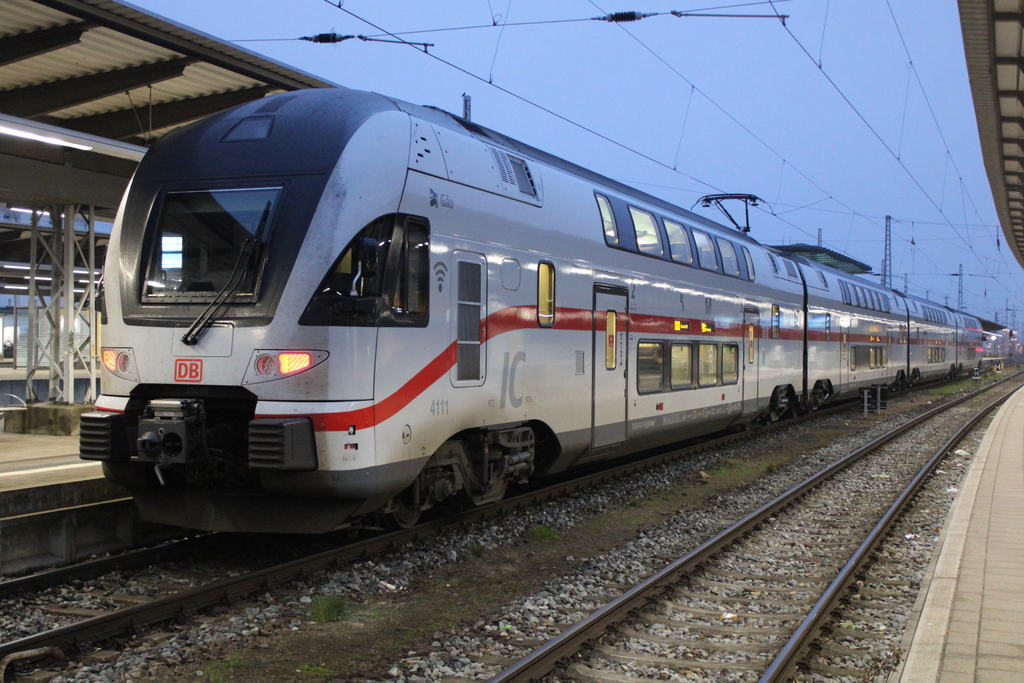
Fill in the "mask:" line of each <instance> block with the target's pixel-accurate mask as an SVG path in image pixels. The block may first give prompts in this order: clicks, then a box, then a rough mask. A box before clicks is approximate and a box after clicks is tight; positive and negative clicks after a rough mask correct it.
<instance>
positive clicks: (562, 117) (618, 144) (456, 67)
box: [324, 0, 1019, 289]
mask: <svg viewBox="0 0 1024 683" xmlns="http://www.w3.org/2000/svg"><path fill="white" fill-rule="evenodd" d="M768 1H769V4H772V5H773V9H775V8H774V2H782V1H785V0H768ZM324 2H327V3H328V4H330V5H331V6H332V7H335V8H337V9H338V10H340V11H342V12H344V13H346V14H348V15H349V16H351V17H352V18H354V19H356V20H358V21H361V22H363V23H365V24H367V25H369V26H371V27H373V28H374V29H376V30H378V31H381V32H382V33H381V35H386V36H390V37H392V38H394V39H395V42H398V43H405V44H408V45H410V46H413V47H415V44H413V43H410V42H409V41H406V40H404V39H402V38H401V37H400V36H399V35H398V34H395V33H391V32H388V31H387V30H385V29H383V28H382V27H380V26H378V25H376V24H374V23H373V22H372V21H369V20H367V19H364V18H363V17H361V16H359V15H357V14H355V13H354V12H352V11H350V10H348V9H346V8H345V7H344V6H343V3H336V2H333V1H332V0H324ZM592 4H593V3H592ZM595 7H597V5H595ZM598 10H599V11H603V10H601V8H600V7H598ZM775 11H776V13H778V10H777V9H775ZM779 16H781V15H779ZM780 23H781V22H780ZM620 28H622V29H623V30H625V26H623V25H621V24H620ZM786 30H787V31H788V30H789V29H788V28H787V29H786ZM627 32H628V31H627ZM406 35H408V34H406ZM633 37H634V39H636V37H635V36H633ZM794 39H795V38H794ZM637 42H640V43H641V45H643V43H642V41H639V40H637ZM797 42H798V44H799V41H797ZM644 47H645V49H648V51H650V52H651V53H652V54H653V55H654V56H655V57H656V58H658V59H659V60H660V61H662V62H663V63H664V60H663V59H661V58H660V57H659V56H658V55H657V54H656V53H654V52H653V51H652V50H650V48H647V46H644ZM801 47H802V46H801ZM805 52H806V50H805ZM427 54H428V55H429V56H430V57H432V58H433V59H435V60H436V61H438V62H440V63H442V64H444V65H446V66H448V67H449V68H452V69H454V70H456V71H458V72H460V73H462V74H464V75H466V76H468V77H470V78H472V79H475V80H478V81H480V82H483V83H487V84H488V85H490V86H491V87H493V88H495V89H496V90H498V91H500V92H503V93H505V94H506V95H508V96H510V97H513V98H514V99H516V100H519V101H521V102H523V103H524V104H527V105H528V106H531V107H533V108H536V109H538V110H540V111H543V112H545V113H547V114H549V115H551V116H553V117H554V118H556V119H558V120H560V121H563V122H564V123H567V124H569V125H571V126H573V127H576V128H578V129H580V130H582V131H584V132H587V133H589V134H591V135H594V136H595V137H597V138H599V139H601V140H604V141H605V142H608V143H609V144H612V145H613V146H615V147H618V148H620V149H622V150H625V151H627V152H629V153H631V154H634V155H636V156H637V157H639V158H642V159H645V160H647V161H650V162H652V163H654V164H655V165H657V166H661V167H663V168H665V169H667V170H669V171H673V172H676V173H678V174H679V175H681V176H683V177H686V178H689V179H690V180H693V181H694V182H697V183H699V184H700V185H703V186H705V187H708V188H711V189H713V190H716V191H718V192H721V189H720V188H718V187H716V186H714V185H712V184H711V183H708V182H706V181H704V180H701V179H699V178H697V177H695V176H693V175H691V174H688V173H685V172H683V171H679V170H678V169H676V168H673V166H671V165H669V164H667V163H665V162H663V161H661V160H659V159H657V158H654V157H652V156H651V155H649V154H646V153H644V152H641V151H639V150H637V149H635V148H632V147H630V146H628V145H626V144H624V143H621V142H619V141H617V140H614V139H612V138H610V137H609V136H607V135H604V134H602V133H599V132H597V131H596V130H594V129H592V128H590V127H588V126H585V125H583V124H581V123H579V122H577V121H574V120H572V119H570V118H569V117H567V116H565V115H562V114H559V113H558V112H556V111H554V110H552V109H550V108H549V107H545V106H543V105H541V104H539V103H537V102H534V101H532V100H530V99H529V98H527V97H524V96H522V95H520V94H518V93H516V92H514V91H511V90H509V89H508V88H505V87H502V86H500V85H498V84H496V83H493V82H488V81H487V79H485V78H482V77H481V76H478V75H476V74H474V73H472V72H470V71H468V70H467V69H465V68H463V67H461V66H459V65H457V64H455V63H453V62H450V61H449V60H446V59H444V58H441V57H439V56H438V55H435V54H430V53H427ZM666 66H668V67H669V68H670V69H671V68H672V67H671V66H670V65H668V64H667V63H666ZM672 70H673V71H674V72H675V73H677V75H679V76H680V77H681V78H683V80H685V81H686V82H687V83H689V84H690V85H691V86H693V87H694V88H695V90H696V91H698V92H701V91H700V89H699V88H696V86H695V85H694V84H692V83H691V82H690V81H689V80H688V79H686V78H685V77H684V76H682V74H679V72H678V71H677V70H675V69H672ZM833 87H835V86H833ZM701 94H702V95H703V96H704V97H705V99H707V100H708V101H709V102H711V103H712V104H713V105H714V106H715V107H716V108H718V109H719V110H720V111H722V113H723V114H724V115H726V116H727V117H728V118H729V119H730V120H732V121H733V122H734V123H736V124H737V125H738V126H739V127H740V128H742V129H743V130H744V131H746V132H747V133H748V134H750V135H751V136H752V137H754V138H755V139H756V140H757V141H758V142H759V143H761V144H762V145H763V146H764V147H765V148H766V149H768V150H769V151H771V152H772V153H774V154H776V155H778V156H779V158H780V159H784V158H783V157H782V156H781V155H780V154H779V153H778V152H776V151H775V150H774V149H773V148H772V147H771V146H770V145H768V144H767V143H765V142H764V141H763V140H762V139H760V138H759V137H758V136H757V135H756V134H754V133H753V132H752V131H751V130H750V129H749V128H747V127H746V126H744V125H743V124H742V123H741V122H739V121H738V120H737V119H736V118H735V117H734V116H732V115H731V114H730V113H729V112H728V111H726V110H725V109H724V108H722V107H721V106H720V105H718V104H717V103H716V102H714V100H712V99H711V98H709V97H707V95H706V94H705V93H703V92H701ZM850 104H851V106H852V103H850ZM876 135H877V134H876ZM883 144H884V141H883ZM790 166H791V167H792V168H793V169H794V171H796V172H797V173H798V174H799V175H800V176H801V177H803V178H804V179H805V180H806V181H807V182H808V183H809V184H811V185H812V186H814V187H815V188H816V189H818V190H819V191H820V192H822V194H823V195H825V196H826V197H827V199H829V200H831V201H835V202H836V203H837V204H839V205H840V206H842V207H844V208H846V209H847V210H848V211H849V212H850V213H851V214H852V215H853V216H855V217H856V216H861V214H860V213H859V212H857V211H856V210H855V209H853V208H852V207H850V206H848V205H846V204H844V203H843V202H841V201H840V200H838V199H836V198H835V197H834V196H832V195H831V194H830V193H828V192H827V191H825V190H824V189H823V188H822V187H821V186H820V185H818V184H817V183H815V182H814V181H813V180H812V179H811V178H810V177H808V176H807V175H806V174H804V173H803V172H802V171H800V169H798V168H796V167H793V166H792V163H790ZM922 190H923V188H922ZM925 194H927V193H925ZM929 199H930V197H929ZM932 204H933V205H934V201H932ZM940 213H941V212H940ZM862 217H864V218H868V217H867V216H862ZM943 217H944V218H947V224H949V223H948V217H945V216H943ZM776 218H778V219H779V220H781V222H783V223H785V224H786V225H789V226H790V227H792V228H794V229H795V230H797V231H799V232H801V233H803V234H805V235H808V236H809V237H812V238H813V236H812V235H811V234H810V233H809V232H808V231H806V230H804V229H803V228H800V227H799V226H797V225H796V224H794V223H792V222H791V221H788V220H785V219H783V218H781V217H778V216H776ZM954 231H955V232H956V230H955V228H954ZM958 234H959V233H958ZM961 237H962V236H961ZM840 250H841V249H840ZM841 251H842V250H841ZM978 256H980V255H978V254H975V257H978ZM1015 284H1016V283H1015ZM1017 287H1018V289H1019V285H1017Z"/></svg>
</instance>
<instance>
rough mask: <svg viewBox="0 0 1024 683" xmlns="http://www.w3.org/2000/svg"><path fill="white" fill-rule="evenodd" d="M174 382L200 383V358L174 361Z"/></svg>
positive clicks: (201, 367) (201, 362)
mask: <svg viewBox="0 0 1024 683" xmlns="http://www.w3.org/2000/svg"><path fill="white" fill-rule="evenodd" d="M174 381H175V382H202V381H203V361H202V359H200V358H179V359H177V360H175V361H174Z"/></svg>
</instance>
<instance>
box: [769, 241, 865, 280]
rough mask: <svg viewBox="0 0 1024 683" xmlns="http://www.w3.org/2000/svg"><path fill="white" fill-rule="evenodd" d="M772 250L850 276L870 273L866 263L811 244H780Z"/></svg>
mask: <svg viewBox="0 0 1024 683" xmlns="http://www.w3.org/2000/svg"><path fill="white" fill-rule="evenodd" d="M772 249H775V250H777V251H780V252H782V253H783V254H796V255H797V256H803V257H804V258H805V259H807V260H808V261H816V262H817V263H821V264H822V265H826V266H830V267H832V268H835V269H836V270H841V271H843V272H844V273H850V274H851V275H864V274H865V273H870V272H871V266H869V265H868V264H866V263H862V262H861V261H858V260H856V259H853V258H850V257H849V256H846V255H844V254H840V253H839V252H837V251H832V250H831V249H827V248H825V247H819V246H815V245H813V244H782V245H776V246H773V247H772Z"/></svg>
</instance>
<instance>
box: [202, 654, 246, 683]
mask: <svg viewBox="0 0 1024 683" xmlns="http://www.w3.org/2000/svg"><path fill="white" fill-rule="evenodd" d="M242 664H243V661H242V657H241V655H237V654H233V655H231V656H229V657H228V658H227V659H214V660H212V661H209V662H207V663H206V666H204V667H203V676H204V678H205V680H207V681H209V682H210V683H224V682H225V681H227V680H228V678H229V677H232V676H233V674H234V672H235V669H236V668H241V666H242Z"/></svg>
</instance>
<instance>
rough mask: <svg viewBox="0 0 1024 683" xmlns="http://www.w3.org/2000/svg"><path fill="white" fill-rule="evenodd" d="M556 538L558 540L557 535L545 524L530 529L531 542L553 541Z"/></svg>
mask: <svg viewBox="0 0 1024 683" xmlns="http://www.w3.org/2000/svg"><path fill="white" fill-rule="evenodd" d="M556 538H558V534H556V533H555V530H554V529H552V528H551V527H549V526H548V525H546V524H536V525H534V526H531V527H530V540H531V541H553V540H555V539H556Z"/></svg>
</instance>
